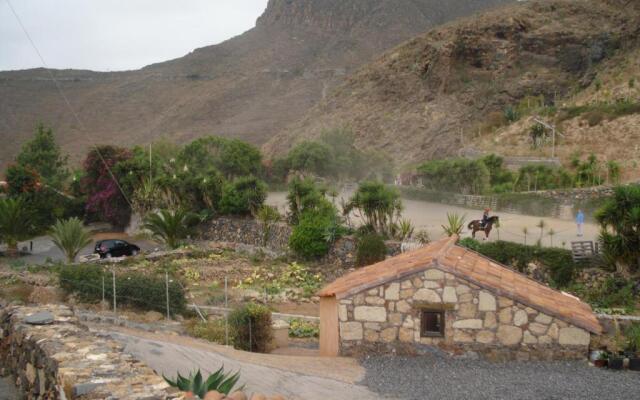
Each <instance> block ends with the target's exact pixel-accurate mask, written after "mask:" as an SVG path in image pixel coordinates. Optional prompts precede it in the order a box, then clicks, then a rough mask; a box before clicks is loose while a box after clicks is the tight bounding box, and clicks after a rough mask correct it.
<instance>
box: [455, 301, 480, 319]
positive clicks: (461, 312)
mask: <svg viewBox="0 0 640 400" xmlns="http://www.w3.org/2000/svg"><path fill="white" fill-rule="evenodd" d="M477 312H478V306H476V305H475V304H473V303H462V304H460V308H459V309H458V317H460V318H466V319H468V318H474V317H475V316H476V314H477Z"/></svg>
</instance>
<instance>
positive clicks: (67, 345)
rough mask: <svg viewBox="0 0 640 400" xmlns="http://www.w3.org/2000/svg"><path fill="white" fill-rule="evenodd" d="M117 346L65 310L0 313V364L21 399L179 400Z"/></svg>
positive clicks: (50, 308)
mask: <svg viewBox="0 0 640 400" xmlns="http://www.w3.org/2000/svg"><path fill="white" fill-rule="evenodd" d="M122 350H123V349H122V346H121V345H120V344H118V343H117V342H115V341H113V340H111V339H109V338H106V337H102V336H97V335H94V334H92V333H91V332H89V330H88V328H86V327H85V326H83V325H80V323H79V322H78V319H77V318H76V317H74V315H73V312H72V311H71V310H70V309H69V308H68V307H66V306H41V307H16V306H10V307H5V308H2V309H0V362H1V363H2V370H3V372H5V373H7V372H9V373H12V374H13V376H14V378H15V382H16V386H17V387H18V390H19V392H20V393H22V394H23V395H24V398H25V399H65V398H66V399H107V398H113V399H116V398H117V399H120V400H134V399H136V400H142V399H158V400H161V399H177V398H180V396H181V395H180V394H179V393H173V394H171V393H172V390H171V389H170V388H169V386H168V385H167V383H166V382H164V380H163V379H162V378H161V377H159V376H157V375H156V374H155V373H154V371H153V370H152V369H150V368H149V367H147V366H145V365H144V364H143V363H141V362H139V361H136V360H135V359H133V357H131V356H130V355H128V354H124V353H123V351H122Z"/></svg>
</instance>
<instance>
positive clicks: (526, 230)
mask: <svg viewBox="0 0 640 400" xmlns="http://www.w3.org/2000/svg"><path fill="white" fill-rule="evenodd" d="M522 234H523V235H524V245H525V246H526V245H527V235H528V234H529V228H527V227H526V226H525V227H524V228H522Z"/></svg>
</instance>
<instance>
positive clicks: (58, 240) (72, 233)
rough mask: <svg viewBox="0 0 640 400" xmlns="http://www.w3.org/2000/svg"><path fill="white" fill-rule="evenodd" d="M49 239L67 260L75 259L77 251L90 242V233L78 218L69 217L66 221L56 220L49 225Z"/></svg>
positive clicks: (70, 261) (72, 260)
mask: <svg viewBox="0 0 640 400" xmlns="http://www.w3.org/2000/svg"><path fill="white" fill-rule="evenodd" d="M50 235H51V239H52V240H53V244H55V245H56V247H57V248H59V249H60V250H61V251H62V252H63V253H64V255H65V256H66V257H67V262H69V263H72V262H74V261H75V260H76V257H77V256H78V253H80V250H82V249H83V248H84V247H85V246H87V245H88V244H89V243H91V234H90V233H89V231H87V230H86V229H85V228H84V226H83V225H82V221H80V220H79V219H78V218H75V217H74V218H69V219H68V220H66V221H62V220H58V221H56V223H55V224H54V225H53V226H52V227H51V233H50Z"/></svg>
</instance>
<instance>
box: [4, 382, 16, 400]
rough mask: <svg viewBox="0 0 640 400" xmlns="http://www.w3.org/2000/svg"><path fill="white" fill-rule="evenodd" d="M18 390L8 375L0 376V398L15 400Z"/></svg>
mask: <svg viewBox="0 0 640 400" xmlns="http://www.w3.org/2000/svg"><path fill="white" fill-rule="evenodd" d="M17 399H18V392H16V387H15V386H14V385H13V382H12V379H11V378H10V377H7V378H0V400H17Z"/></svg>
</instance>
